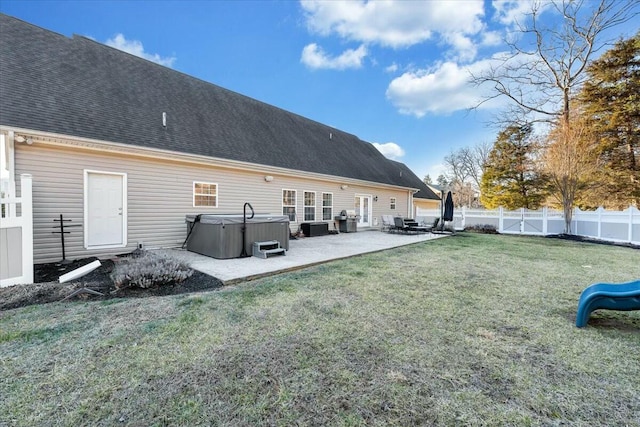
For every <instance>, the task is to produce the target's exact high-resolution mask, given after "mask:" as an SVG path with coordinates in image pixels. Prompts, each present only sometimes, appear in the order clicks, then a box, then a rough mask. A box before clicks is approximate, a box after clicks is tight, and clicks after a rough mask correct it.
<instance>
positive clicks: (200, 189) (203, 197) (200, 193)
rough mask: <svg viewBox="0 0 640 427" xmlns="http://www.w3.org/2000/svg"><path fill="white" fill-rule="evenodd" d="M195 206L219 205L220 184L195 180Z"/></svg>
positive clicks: (215, 206) (214, 206)
mask: <svg viewBox="0 0 640 427" xmlns="http://www.w3.org/2000/svg"><path fill="white" fill-rule="evenodd" d="M193 206H194V207H197V206H206V207H210V208H217V207H218V184H214V183H211V182H197V181H194V182H193Z"/></svg>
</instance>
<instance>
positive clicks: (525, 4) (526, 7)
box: [492, 0, 534, 25]
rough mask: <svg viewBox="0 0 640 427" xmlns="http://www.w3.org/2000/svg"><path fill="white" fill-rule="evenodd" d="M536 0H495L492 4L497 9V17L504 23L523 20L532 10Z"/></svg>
mask: <svg viewBox="0 0 640 427" xmlns="http://www.w3.org/2000/svg"><path fill="white" fill-rule="evenodd" d="M533 3H534V0H529V1H526V0H494V1H493V3H492V5H493V7H494V8H495V9H496V19H497V21H498V22H500V23H501V24H504V25H513V24H516V23H518V22H522V20H523V19H524V17H525V16H526V15H527V13H530V12H531V6H532V5H533Z"/></svg>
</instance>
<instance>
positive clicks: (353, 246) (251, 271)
mask: <svg viewBox="0 0 640 427" xmlns="http://www.w3.org/2000/svg"><path fill="white" fill-rule="evenodd" d="M445 236H446V235H442V234H432V233H423V234H417V235H416V234H408V235H407V234H390V233H386V232H381V231H378V230H366V231H359V232H357V233H346V234H345V233H342V234H330V235H328V236H319V237H305V238H300V239H296V240H291V241H290V242H289V250H288V251H287V254H286V255H285V256H275V257H271V258H267V259H262V258H256V257H249V258H232V259H215V258H210V257H207V256H204V255H200V254H197V253H194V252H189V251H187V250H185V249H161V250H158V252H160V253H165V254H167V255H169V256H171V257H173V258H176V259H179V260H181V261H182V262H184V263H186V264H188V265H189V266H190V267H191V268H193V269H194V270H198V271H201V272H203V273H206V274H209V275H211V276H214V277H217V278H218V279H220V280H222V281H223V282H225V283H226V284H229V283H234V282H238V281H241V280H248V279H255V278H258V277H262V276H268V275H272V274H277V273H281V272H284V271H290V270H296V269H299V268H304V267H308V266H311V265H315V264H320V263H324V262H328V261H333V260H336V259H341V258H348V257H352V256H355V255H360V254H365V253H370V252H378V251H382V250H385V249H391V248H396V247H399V246H406V245H411V244H415V243H420V242H424V241H427V240H433V239H437V238H441V237H445Z"/></svg>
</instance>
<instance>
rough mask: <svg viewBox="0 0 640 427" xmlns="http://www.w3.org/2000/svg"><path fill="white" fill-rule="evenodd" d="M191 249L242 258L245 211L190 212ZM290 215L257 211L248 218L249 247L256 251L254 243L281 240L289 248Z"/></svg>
mask: <svg viewBox="0 0 640 427" xmlns="http://www.w3.org/2000/svg"><path fill="white" fill-rule="evenodd" d="M186 222H187V233H189V231H190V230H191V226H193V230H191V233H190V234H189V238H188V239H187V250H189V251H191V252H196V253H199V254H202V255H206V256H210V257H213V258H219V259H227V258H239V257H240V254H241V253H242V224H243V216H242V215H214V214H202V215H187V216H186ZM289 233H290V232H289V217H288V216H286V215H267V214H256V215H254V217H253V218H251V219H249V218H247V229H246V238H245V250H246V253H247V255H249V256H251V255H253V243H254V242H265V241H269V240H277V241H278V242H280V246H281V247H282V248H284V249H286V250H289Z"/></svg>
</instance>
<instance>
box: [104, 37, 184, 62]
mask: <svg viewBox="0 0 640 427" xmlns="http://www.w3.org/2000/svg"><path fill="white" fill-rule="evenodd" d="M105 44H106V45H107V46H111V47H115V48H116V49H119V50H122V51H124V52H127V53H130V54H132V55H135V56H139V57H140V58H144V59H146V60H149V61H152V62H155V63H158V64H160V65H164V66H166V67H172V66H173V63H174V62H175V61H176V58H175V57H173V56H171V57H166V58H163V57H161V56H160V55H158V54H157V53H153V54H151V53H147V52H145V51H144V46H143V45H142V42H140V41H138V40H127V39H126V38H125V37H124V35H122V34H116V35H115V36H114V37H113V38H111V39H108V40H107V41H106V42H105Z"/></svg>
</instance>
